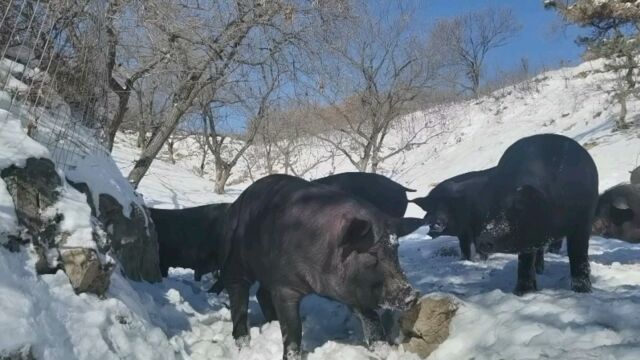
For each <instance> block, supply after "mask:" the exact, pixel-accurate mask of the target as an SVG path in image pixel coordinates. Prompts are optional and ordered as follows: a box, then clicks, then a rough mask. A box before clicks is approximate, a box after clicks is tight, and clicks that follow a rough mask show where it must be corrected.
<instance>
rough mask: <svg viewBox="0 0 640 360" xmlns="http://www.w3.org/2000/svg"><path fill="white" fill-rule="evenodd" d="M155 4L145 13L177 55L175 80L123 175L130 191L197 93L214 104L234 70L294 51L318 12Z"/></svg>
mask: <svg viewBox="0 0 640 360" xmlns="http://www.w3.org/2000/svg"><path fill="white" fill-rule="evenodd" d="M155 1H159V2H161V3H162V5H163V7H158V6H156V7H151V6H149V7H147V10H148V12H149V13H152V14H158V13H160V14H159V15H157V16H155V19H156V21H155V22H154V26H156V27H157V28H158V30H159V31H160V32H161V33H163V34H166V35H167V36H168V38H169V40H170V44H171V46H172V47H173V49H178V51H175V50H172V53H173V54H176V55H175V59H173V60H174V62H175V64H176V65H175V66H176V69H175V70H176V73H177V74H178V76H176V77H175V79H174V83H175V85H174V86H175V90H174V91H173V96H172V107H171V109H170V110H169V111H168V112H166V113H164V114H163V116H162V119H161V121H160V127H159V128H158V129H157V131H156V132H155V133H154V134H153V135H152V137H151V139H150V140H149V141H148V143H147V144H146V147H145V148H144V149H143V151H142V153H141V155H140V158H139V159H138V160H137V161H136V162H135V164H134V167H133V169H132V170H131V172H130V173H129V176H128V178H129V181H131V182H132V183H133V184H134V186H137V184H139V183H140V181H141V179H142V177H143V176H144V174H145V173H146V172H147V170H148V169H149V167H150V166H151V163H152V161H153V159H154V158H155V156H156V155H157V154H158V152H159V151H160V149H161V148H162V146H163V145H164V143H165V142H166V140H167V139H168V138H169V136H170V135H171V133H172V132H173V131H174V129H175V128H176V126H177V124H178V123H179V121H180V119H181V118H182V117H183V116H184V115H185V114H187V113H188V112H189V110H190V109H191V107H192V106H193V105H194V102H195V100H196V99H197V98H198V96H199V94H200V93H201V91H202V90H203V89H205V88H208V89H210V90H211V91H212V93H213V94H214V96H213V98H215V97H216V96H215V92H216V91H218V90H219V89H220V88H222V87H223V86H224V85H225V84H226V82H228V81H229V77H230V75H231V74H232V73H233V72H235V71H242V70H241V69H243V68H244V67H243V66H239V65H256V64H261V63H264V61H265V59H266V58H269V57H272V56H274V54H278V53H282V52H284V51H285V50H290V49H291V48H292V47H295V45H296V44H299V43H300V42H301V41H302V39H301V37H302V34H304V32H305V31H306V29H307V28H308V27H309V26H311V25H310V24H311V23H313V21H314V20H315V19H316V16H315V15H314V14H315V13H316V11H322V10H324V8H323V7H320V6H316V4H315V2H311V3H309V2H308V1H301V0H300V1H295V0H279V1H264V0H234V1H230V2H210V3H202V2H198V4H197V5H198V6H189V5H186V4H182V3H180V4H177V3H175V2H174V1H170V0H155ZM158 18H162V20H164V21H157V19H158ZM174 19H178V20H174ZM221 181H222V180H221Z"/></svg>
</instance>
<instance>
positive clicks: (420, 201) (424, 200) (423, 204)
mask: <svg viewBox="0 0 640 360" xmlns="http://www.w3.org/2000/svg"><path fill="white" fill-rule="evenodd" d="M409 202H412V203H414V204H416V205H418V206H419V207H420V208H421V209H422V210H424V211H427V208H428V207H429V203H430V201H429V197H428V196H425V197H421V198H415V199H413V200H409Z"/></svg>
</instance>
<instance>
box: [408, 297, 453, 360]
mask: <svg viewBox="0 0 640 360" xmlns="http://www.w3.org/2000/svg"><path fill="white" fill-rule="evenodd" d="M458 307H459V305H458V304H457V303H456V302H455V301H454V300H453V299H452V298H449V297H439V298H436V297H424V298H422V299H420V301H419V302H418V303H417V304H416V305H415V306H414V307H412V308H411V309H410V310H408V311H406V312H405V313H404V314H402V315H401V317H400V333H401V335H402V347H403V349H404V350H406V351H409V352H412V353H415V354H417V355H418V356H420V357H421V358H426V357H428V356H429V355H430V354H431V353H432V352H433V351H434V350H435V349H436V348H438V346H440V344H442V343H443V342H444V341H445V340H446V339H447V338H448V337H449V325H450V324H451V320H452V319H453V317H454V316H455V314H456V312H457V311H458Z"/></svg>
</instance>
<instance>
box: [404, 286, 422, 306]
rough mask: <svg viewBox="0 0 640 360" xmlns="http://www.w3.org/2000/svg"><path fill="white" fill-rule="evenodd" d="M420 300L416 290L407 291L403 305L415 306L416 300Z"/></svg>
mask: <svg viewBox="0 0 640 360" xmlns="http://www.w3.org/2000/svg"><path fill="white" fill-rule="evenodd" d="M419 298H420V292H419V291H416V290H412V289H410V290H409V296H407V297H406V298H405V302H404V305H405V306H406V307H408V308H409V307H412V306H413V305H415V304H416V303H417V302H418V299H419Z"/></svg>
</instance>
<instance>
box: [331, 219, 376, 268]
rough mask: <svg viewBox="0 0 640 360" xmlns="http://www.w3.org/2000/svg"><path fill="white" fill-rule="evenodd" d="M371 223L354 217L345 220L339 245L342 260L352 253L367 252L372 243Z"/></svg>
mask: <svg viewBox="0 0 640 360" xmlns="http://www.w3.org/2000/svg"><path fill="white" fill-rule="evenodd" d="M374 240H375V239H374V236H373V229H372V227H371V223H370V222H369V221H367V220H364V219H358V218H355V217H351V218H347V219H345V222H344V225H343V231H342V238H341V239H340V245H341V247H342V259H343V260H344V259H345V258H347V257H348V256H349V254H351V253H352V252H353V251H356V252H359V253H362V252H366V251H367V250H369V248H370V247H371V246H373V243H374Z"/></svg>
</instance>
